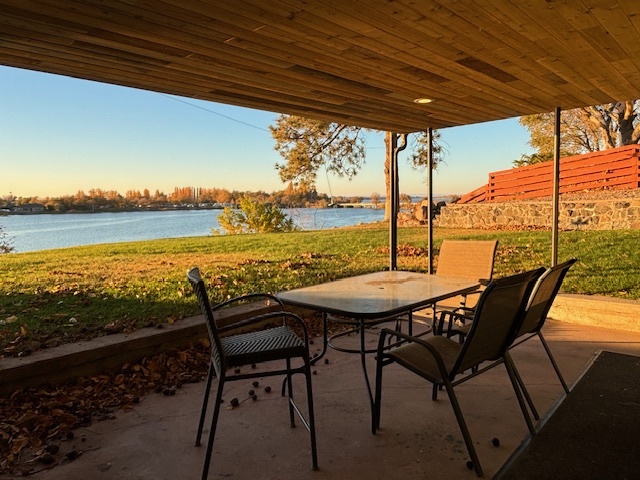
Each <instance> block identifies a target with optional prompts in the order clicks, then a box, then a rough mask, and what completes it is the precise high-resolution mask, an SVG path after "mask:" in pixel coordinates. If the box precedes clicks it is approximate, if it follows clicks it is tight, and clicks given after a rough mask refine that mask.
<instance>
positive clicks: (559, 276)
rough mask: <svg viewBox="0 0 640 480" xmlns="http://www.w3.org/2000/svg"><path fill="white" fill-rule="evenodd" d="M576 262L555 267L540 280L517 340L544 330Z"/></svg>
mask: <svg viewBox="0 0 640 480" xmlns="http://www.w3.org/2000/svg"><path fill="white" fill-rule="evenodd" d="M576 261H577V259H575V258H572V259H571V260H567V261H566V262H564V263H561V264H559V265H556V266H555V267H551V268H548V269H547V271H546V272H544V273H543V274H542V276H541V277H540V278H539V279H538V282H537V283H536V285H535V286H534V288H533V292H532V293H531V297H530V299H529V303H528V305H527V313H526V314H525V317H524V321H523V323H522V326H521V327H520V329H519V330H518V334H517V336H516V338H517V337H520V336H522V335H525V334H527V333H533V332H537V331H539V330H540V329H541V328H542V326H543V325H544V322H545V321H546V319H547V315H548V314H549V310H550V309H551V305H553V301H554V300H555V298H556V295H557V294H558V292H559V291H560V287H561V286H562V282H563V281H564V277H565V276H566V275H567V272H568V271H569V269H570V268H571V266H572V265H573V264H574V263H576Z"/></svg>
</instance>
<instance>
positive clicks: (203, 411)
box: [196, 362, 215, 447]
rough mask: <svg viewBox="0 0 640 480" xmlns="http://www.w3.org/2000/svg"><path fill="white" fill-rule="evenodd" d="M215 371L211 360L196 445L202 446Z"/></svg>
mask: <svg viewBox="0 0 640 480" xmlns="http://www.w3.org/2000/svg"><path fill="white" fill-rule="evenodd" d="M214 372H215V370H214V368H213V362H210V363H209V374H208V375H207V385H206V386H205V387H204V399H203V401H202V410H201V411H200V421H199V422H198V433H196V447H199V446H200V438H201V437H202V428H203V426H204V418H205V415H206V414H207V404H208V403H209V392H210V391H211V381H212V380H213V374H214Z"/></svg>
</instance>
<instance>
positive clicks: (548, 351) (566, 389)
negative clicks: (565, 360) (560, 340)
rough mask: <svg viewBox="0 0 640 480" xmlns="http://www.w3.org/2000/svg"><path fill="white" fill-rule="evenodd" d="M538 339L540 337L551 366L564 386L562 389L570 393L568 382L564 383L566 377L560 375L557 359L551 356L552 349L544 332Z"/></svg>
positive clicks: (539, 334) (539, 333)
mask: <svg viewBox="0 0 640 480" xmlns="http://www.w3.org/2000/svg"><path fill="white" fill-rule="evenodd" d="M538 337H540V341H541V342H542V346H543V347H544V349H545V351H546V352H547V355H548V356H549V360H551V365H553V369H554V370H555V371H556V375H558V380H560V383H561V384H562V388H563V389H564V391H565V393H567V394H568V393H569V391H570V390H569V387H568V386H567V382H565V381H564V377H563V376H562V373H560V368H558V364H557V363H556V359H555V358H553V355H552V354H551V349H550V348H549V345H547V341H546V340H545V339H544V337H543V336H542V332H540V331H539V332H538Z"/></svg>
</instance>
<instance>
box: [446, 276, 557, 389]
mask: <svg viewBox="0 0 640 480" xmlns="http://www.w3.org/2000/svg"><path fill="white" fill-rule="evenodd" d="M544 270H545V269H544V268H539V269H537V270H532V271H529V272H525V273H520V274H517V275H512V276H509V277H505V278H501V279H498V280H493V281H492V282H491V283H489V285H488V286H487V288H486V289H485V290H484V292H483V293H482V295H481V296H480V299H479V300H478V304H477V306H476V310H475V314H474V316H473V323H472V324H471V329H470V330H469V333H468V335H467V337H466V339H465V342H464V344H463V346H462V350H461V351H460V354H459V356H458V359H457V360H456V363H455V365H454V367H453V369H452V371H451V372H450V375H451V378H453V377H454V376H455V375H457V374H458V373H460V372H463V371H465V370H468V369H469V368H471V367H473V366H475V365H478V364H479V363H481V362H484V361H487V360H498V359H499V358H501V357H502V356H503V355H504V352H505V351H506V350H507V348H509V346H510V345H511V343H512V342H513V340H514V339H515V335H516V332H517V331H518V329H519V328H520V324H521V322H522V320H523V318H524V314H525V308H526V306H527V301H528V300H529V296H530V295H531V291H532V290H533V286H534V284H535V282H536V280H538V278H539V277H540V275H542V273H543V272H544Z"/></svg>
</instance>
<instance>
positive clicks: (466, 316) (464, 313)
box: [434, 307, 474, 335]
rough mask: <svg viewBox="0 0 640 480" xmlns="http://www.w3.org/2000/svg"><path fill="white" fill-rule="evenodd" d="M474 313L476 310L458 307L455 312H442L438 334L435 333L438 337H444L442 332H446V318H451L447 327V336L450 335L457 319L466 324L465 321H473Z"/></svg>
mask: <svg viewBox="0 0 640 480" xmlns="http://www.w3.org/2000/svg"><path fill="white" fill-rule="evenodd" d="M473 312H474V310H473V309H471V308H468V307H458V308H456V309H455V310H453V311H451V310H442V311H441V312H440V319H439V320H438V326H437V329H436V332H434V333H435V334H436V335H442V332H443V330H444V322H445V317H449V321H448V325H447V334H449V332H451V326H452V325H453V322H454V321H455V320H456V319H457V320H460V321H461V322H462V323H463V324H464V322H465V321H467V320H471V319H472V317H473Z"/></svg>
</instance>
